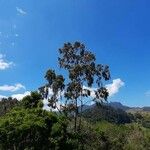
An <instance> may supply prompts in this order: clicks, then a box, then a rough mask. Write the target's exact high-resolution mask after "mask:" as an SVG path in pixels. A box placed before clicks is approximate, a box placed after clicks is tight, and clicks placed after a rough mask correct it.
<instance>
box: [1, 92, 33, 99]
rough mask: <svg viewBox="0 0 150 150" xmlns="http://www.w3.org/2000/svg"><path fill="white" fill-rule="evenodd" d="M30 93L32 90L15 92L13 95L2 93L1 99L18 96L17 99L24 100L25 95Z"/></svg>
mask: <svg viewBox="0 0 150 150" xmlns="http://www.w3.org/2000/svg"><path fill="white" fill-rule="evenodd" d="M30 94H31V92H30V91H26V92H24V93H21V94H13V95H11V96H4V95H0V100H1V99H2V98H8V97H12V98H16V99H17V100H22V99H23V98H24V97H25V96H27V95H30Z"/></svg>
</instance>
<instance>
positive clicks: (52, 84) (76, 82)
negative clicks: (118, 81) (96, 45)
mask: <svg viewBox="0 0 150 150" xmlns="http://www.w3.org/2000/svg"><path fill="white" fill-rule="evenodd" d="M58 62H59V66H60V68H62V69H65V70H66V71H67V76H66V81H67V82H65V78H64V77H63V76H62V75H56V73H55V71H54V70H48V71H47V72H46V76H45V78H46V80H47V81H48V84H47V85H46V86H44V87H43V88H40V91H41V93H42V94H43V96H46V97H48V89H49V88H51V89H52V91H53V94H52V95H51V96H50V97H49V106H51V107H53V108H55V107H56V106H57V102H59V101H60V98H61V96H62V95H63V101H64V104H63V105H62V106H61V110H63V112H65V113H66V112H68V111H73V112H74V130H75V132H76V131H77V129H78V127H77V122H78V120H77V119H78V115H79V112H78V108H79V106H80V108H81V112H82V107H83V105H84V102H85V101H84V97H90V96H91V91H90V90H89V88H91V87H92V86H93V85H94V87H96V88H95V89H96V90H95V91H94V93H95V97H94V98H93V99H92V100H93V101H95V102H102V101H103V100H105V101H106V100H107V97H108V95H109V93H108V91H107V89H106V88H105V87H104V86H103V82H102V81H104V80H109V79H110V72H109V67H108V66H107V65H102V64H96V57H95V55H94V54H93V53H92V52H90V51H89V50H87V49H86V47H85V45H84V44H82V43H80V42H75V43H73V44H71V43H65V44H64V46H63V47H62V48H60V49H59V58H58ZM85 86H86V87H87V88H84V87H85ZM62 93H63V94H62ZM66 114H67V113H66ZM80 121H81V119H80Z"/></svg>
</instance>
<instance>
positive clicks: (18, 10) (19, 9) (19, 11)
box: [16, 7, 27, 15]
mask: <svg viewBox="0 0 150 150" xmlns="http://www.w3.org/2000/svg"><path fill="white" fill-rule="evenodd" d="M16 10H17V12H18V13H19V14H20V15H26V14H27V12H25V11H24V10H23V9H22V8H19V7H16Z"/></svg>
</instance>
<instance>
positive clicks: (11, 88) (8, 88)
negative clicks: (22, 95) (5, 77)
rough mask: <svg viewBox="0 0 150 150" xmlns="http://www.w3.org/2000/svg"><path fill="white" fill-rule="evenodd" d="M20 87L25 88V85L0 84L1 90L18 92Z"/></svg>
mask: <svg viewBox="0 0 150 150" xmlns="http://www.w3.org/2000/svg"><path fill="white" fill-rule="evenodd" d="M20 89H25V86H23V85H22V84H20V83H17V84H15V85H2V86H0V91H7V92H16V91H18V90H20Z"/></svg>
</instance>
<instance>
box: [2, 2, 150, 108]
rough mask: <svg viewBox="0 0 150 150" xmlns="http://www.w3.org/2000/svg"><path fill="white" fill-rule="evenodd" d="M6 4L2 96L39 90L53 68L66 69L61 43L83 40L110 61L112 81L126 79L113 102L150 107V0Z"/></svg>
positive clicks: (100, 60) (99, 56) (99, 58)
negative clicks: (59, 58) (61, 61)
mask: <svg viewBox="0 0 150 150" xmlns="http://www.w3.org/2000/svg"><path fill="white" fill-rule="evenodd" d="M0 6H1V9H0V68H1V69H0V95H5V96H10V95H14V94H22V93H25V92H27V91H32V90H35V89H37V88H38V87H39V86H41V85H42V84H44V83H45V80H44V78H43V77H44V74H45V71H46V70H47V69H48V68H54V69H56V70H57V71H58V72H60V69H59V68H58V65H57V63H56V62H57V56H58V51H57V50H58V48H60V47H62V45H63V43H64V42H68V41H69V42H74V41H81V42H83V43H84V44H85V45H86V46H87V48H89V49H90V50H91V51H92V52H93V53H95V54H96V57H97V62H98V63H102V64H108V65H109V66H110V70H111V81H110V82H109V83H106V84H111V87H114V86H116V85H117V86H118V84H115V83H114V84H112V82H113V80H114V81H116V79H119V81H120V82H121V83H120V84H119V87H114V88H117V89H116V91H115V92H114V94H113V96H112V97H110V98H109V101H120V102H122V103H123V104H126V105H129V106H150V79H149V77H150V69H149V66H150V60H149V57H150V50H149V49H150V19H149V17H150V9H149V6H150V1H149V0H132V1H131V0H126V1H120V0H44V1H41V0H25V1H19V0H7V1H6V0H0ZM2 65H3V67H4V66H5V67H4V68H2ZM123 83H124V86H123Z"/></svg>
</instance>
